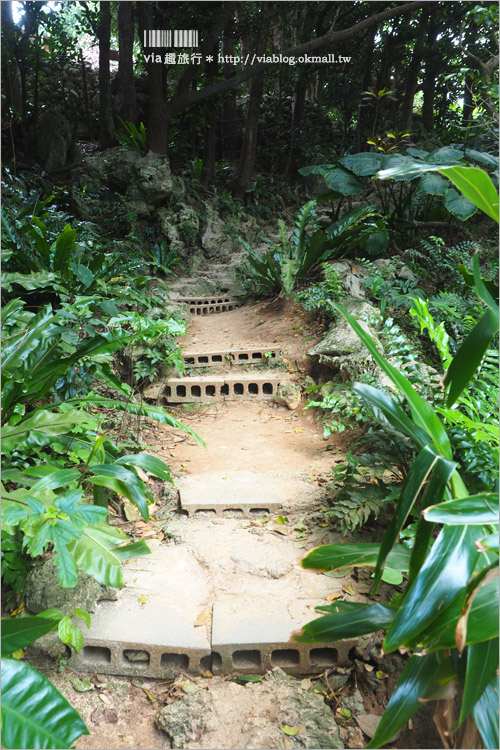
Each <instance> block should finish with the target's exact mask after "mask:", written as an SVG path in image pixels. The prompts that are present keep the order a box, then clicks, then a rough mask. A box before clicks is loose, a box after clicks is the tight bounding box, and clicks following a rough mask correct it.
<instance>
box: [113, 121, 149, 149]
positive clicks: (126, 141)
mask: <svg viewBox="0 0 500 750" xmlns="http://www.w3.org/2000/svg"><path fill="white" fill-rule="evenodd" d="M118 119H119V121H120V124H121V126H122V128H123V131H117V132H116V138H117V140H118V141H119V142H120V143H121V145H122V146H125V148H127V149H129V150H130V151H140V152H141V153H142V152H144V151H146V148H147V136H146V126H145V125H144V123H143V122H141V123H140V125H139V128H137V125H135V124H134V123H133V122H131V121H127V122H125V120H122V118H121V117H119V116H118Z"/></svg>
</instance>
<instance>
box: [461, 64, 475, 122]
mask: <svg viewBox="0 0 500 750" xmlns="http://www.w3.org/2000/svg"><path fill="white" fill-rule="evenodd" d="M463 96H464V106H463V109H462V125H463V127H464V128H465V127H467V126H468V125H470V124H471V122H472V113H473V112H474V97H473V95H472V76H466V78H465V86H464V95H463Z"/></svg>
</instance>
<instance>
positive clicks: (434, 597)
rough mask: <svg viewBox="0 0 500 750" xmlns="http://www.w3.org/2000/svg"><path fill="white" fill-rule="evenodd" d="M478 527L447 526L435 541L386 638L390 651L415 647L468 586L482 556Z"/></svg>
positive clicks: (386, 649) (386, 644)
mask: <svg viewBox="0 0 500 750" xmlns="http://www.w3.org/2000/svg"><path fill="white" fill-rule="evenodd" d="M479 536H480V530H478V529H476V527H467V526H445V527H444V528H443V529H442V530H441V532H440V533H439V536H438V538H437V539H436V541H435V542H434V545H433V546H432V548H431V550H430V552H429V554H428V556H427V558H426V560H425V563H424V564H423V565H422V567H421V569H420V572H419V574H418V576H417V578H416V579H415V581H414V582H413V584H412V585H411V586H410V587H409V588H408V589H407V591H406V594H405V597H404V599H403V602H402V604H401V606H400V607H399V609H398V612H397V614H396V616H395V618H394V621H393V623H392V625H391V627H390V628H389V631H388V633H387V635H386V637H385V640H384V650H385V651H386V652H387V653H388V652H390V651H394V650H395V649H397V648H400V647H405V648H408V649H413V648H415V647H416V645H417V643H419V642H420V633H421V632H422V631H424V630H425V629H426V628H427V627H429V625H430V624H431V623H432V621H433V620H434V619H436V618H437V617H438V616H439V614H440V612H441V610H442V609H444V607H446V605H447V604H450V603H451V602H452V601H453V599H454V598H455V596H456V595H457V594H458V593H459V591H461V589H463V588H465V586H466V585H467V582H468V580H469V578H470V576H471V575H472V572H473V570H474V567H475V563H476V560H477V558H478V551H477V549H476V546H475V544H474V542H475V540H476V539H477V538H478V537H479Z"/></svg>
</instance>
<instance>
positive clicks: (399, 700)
mask: <svg viewBox="0 0 500 750" xmlns="http://www.w3.org/2000/svg"><path fill="white" fill-rule="evenodd" d="M438 665H439V657H438V656H437V655H436V654H427V655H426V656H412V657H411V659H409V661H408V662H407V663H406V665H405V668H404V669H403V671H402V673H401V677H400V678H399V680H398V682H397V684H396V687H395V689H394V692H393V694H392V696H391V699H390V701H389V703H388V705H387V708H386V709H385V712H384V714H383V716H382V718H381V720H380V723H379V725H378V727H377V729H376V732H375V734H374V735H373V738H372V739H371V741H370V742H369V743H368V745H367V746H366V747H367V748H376V747H381V746H382V745H386V744H387V743H388V742H389V740H390V739H391V737H393V736H394V735H395V734H396V733H397V732H399V730H400V729H401V728H402V727H404V725H405V724H406V722H407V721H408V720H409V719H411V717H412V716H413V714H414V713H415V711H416V710H417V709H418V708H419V707H420V706H421V703H420V700H419V699H420V698H425V696H426V694H427V691H428V690H429V688H430V687H431V685H432V683H433V681H434V676H435V674H436V672H437V669H438Z"/></svg>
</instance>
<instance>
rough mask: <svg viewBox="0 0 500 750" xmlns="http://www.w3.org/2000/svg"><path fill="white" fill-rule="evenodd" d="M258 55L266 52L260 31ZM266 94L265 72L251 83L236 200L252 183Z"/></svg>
mask: <svg viewBox="0 0 500 750" xmlns="http://www.w3.org/2000/svg"><path fill="white" fill-rule="evenodd" d="M255 46H256V50H257V54H258V55H261V54H262V53H263V51H264V50H265V46H266V43H265V39H264V32H262V31H260V32H259V35H258V37H257V43H256V45H255ZM263 93H264V72H262V73H258V74H257V75H256V76H254V77H253V78H252V80H251V83H250V96H249V99H248V109H247V119H246V123H245V133H244V135H243V145H242V147H241V153H240V160H239V163H238V172H237V175H236V178H235V180H234V182H233V185H232V193H233V196H234V197H235V198H243V197H244V195H245V192H246V191H247V190H248V189H249V187H250V185H251V183H252V176H253V168H254V164H255V154H256V152H257V134H258V131H259V114H260V105H261V102H262V95H263Z"/></svg>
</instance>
